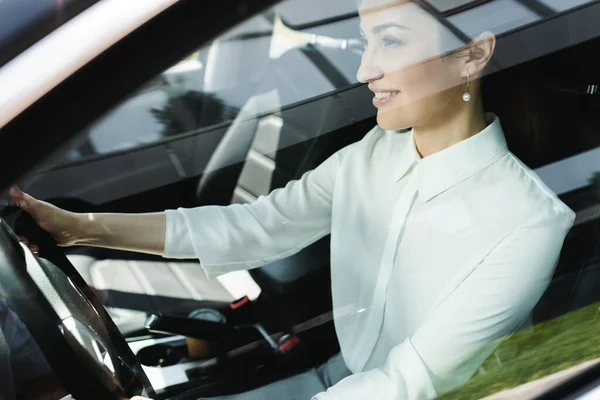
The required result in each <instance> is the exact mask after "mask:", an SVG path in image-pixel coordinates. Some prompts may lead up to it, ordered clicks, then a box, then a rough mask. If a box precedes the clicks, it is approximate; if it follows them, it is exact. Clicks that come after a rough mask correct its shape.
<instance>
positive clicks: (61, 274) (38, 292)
mask: <svg viewBox="0 0 600 400" xmlns="http://www.w3.org/2000/svg"><path fill="white" fill-rule="evenodd" d="M11 225H12V228H11ZM13 228H14V230H15V231H17V232H19V233H23V234H24V235H26V236H27V237H28V238H29V240H31V242H32V243H36V244H37V245H38V246H39V248H40V253H41V254H42V255H43V256H44V258H39V257H36V256H35V255H34V254H33V253H31V251H30V250H29V249H28V248H27V247H26V246H25V245H23V244H22V243H20V241H19V239H18V237H17V236H16V235H15V233H14V231H13ZM0 297H3V298H5V299H6V302H7V304H8V306H9V307H10V308H11V309H12V310H13V311H14V312H15V313H16V314H17V316H18V317H19V318H20V319H21V321H23V323H24V324H25V326H26V327H27V329H28V330H29V331H30V333H31V335H32V337H33V338H34V339H35V341H36V342H37V343H38V345H39V347H40V349H41V350H42V352H43V353H44V356H45V357H46V360H47V361H48V364H49V365H50V367H51V368H52V370H53V372H54V374H55V375H56V377H57V378H58V380H59V381H60V382H61V384H62V385H63V386H64V388H65V389H66V390H67V391H68V392H69V393H71V395H72V396H73V397H75V398H77V399H90V400H96V399H98V400H107V399H108V400H113V399H114V400H117V399H118V400H122V399H128V398H130V397H131V396H134V395H142V396H146V397H152V398H155V396H156V393H155V392H154V389H153V388H152V386H151V385H150V381H149V380H148V378H147V376H146V374H145V373H144V371H143V370H142V367H141V364H140V363H139V361H138V360H137V358H136V356H135V355H134V354H133V352H132V351H131V349H130V348H129V345H128V344H127V342H126V340H125V338H124V337H123V335H122V334H121V333H120V332H119V330H118V328H117V326H116V325H115V324H114V322H113V320H112V319H111V317H110V316H109V315H108V313H107V312H106V310H105V309H104V307H103V306H102V304H101V303H100V301H99V300H98V298H97V297H96V296H95V295H94V293H93V292H92V290H91V289H90V287H89V286H88V285H87V284H86V282H85V281H84V279H83V278H82V277H81V275H79V273H78V272H77V270H76V269H75V267H73V265H72V264H71V263H70V261H69V260H68V258H67V257H66V255H65V253H64V251H62V249H61V248H60V247H59V246H57V245H56V243H55V242H54V240H52V238H51V237H50V235H48V234H47V233H46V232H45V231H44V230H43V229H41V228H40V227H39V226H38V225H37V224H36V223H35V222H34V221H33V219H32V218H31V217H30V216H29V215H28V214H26V213H24V212H22V211H21V210H20V209H18V208H16V207H7V208H5V209H4V210H3V212H2V215H1V218H0Z"/></svg>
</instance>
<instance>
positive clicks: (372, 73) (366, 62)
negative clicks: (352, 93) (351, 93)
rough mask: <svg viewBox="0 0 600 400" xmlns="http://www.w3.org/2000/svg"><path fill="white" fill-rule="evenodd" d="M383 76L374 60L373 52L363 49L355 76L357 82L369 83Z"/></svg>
mask: <svg viewBox="0 0 600 400" xmlns="http://www.w3.org/2000/svg"><path fill="white" fill-rule="evenodd" d="M382 76H383V71H382V69H381V67H380V66H378V65H377V62H376V61H375V57H374V54H372V52H371V51H369V49H367V50H365V53H364V54H363V57H362V60H361V61H360V67H359V68H358V72H357V73H356V78H357V79H358V81H359V82H362V83H369V82H372V81H374V80H377V79H379V78H381V77H382Z"/></svg>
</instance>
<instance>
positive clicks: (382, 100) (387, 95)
mask: <svg viewBox="0 0 600 400" xmlns="http://www.w3.org/2000/svg"><path fill="white" fill-rule="evenodd" d="M374 93H375V97H373V105H374V106H375V107H377V108H380V107H383V106H385V105H386V104H388V103H389V102H391V101H392V100H394V99H395V98H396V97H397V96H398V95H399V94H400V91H399V90H390V91H374Z"/></svg>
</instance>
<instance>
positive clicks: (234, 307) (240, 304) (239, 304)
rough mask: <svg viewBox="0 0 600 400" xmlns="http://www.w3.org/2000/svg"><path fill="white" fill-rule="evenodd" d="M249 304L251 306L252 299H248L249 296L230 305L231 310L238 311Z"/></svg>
mask: <svg viewBox="0 0 600 400" xmlns="http://www.w3.org/2000/svg"><path fill="white" fill-rule="evenodd" d="M247 304H250V299H249V298H248V296H244V297H242V298H241V299H238V300H235V301H232V302H231V303H229V308H231V309H232V310H237V309H238V308H241V307H243V306H245V305H247Z"/></svg>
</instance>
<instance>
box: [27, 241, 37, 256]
mask: <svg viewBox="0 0 600 400" xmlns="http://www.w3.org/2000/svg"><path fill="white" fill-rule="evenodd" d="M27 247H29V250H31V252H32V253H33V254H35V255H36V256H38V255H40V246H38V245H37V244H30V245H29V246H27Z"/></svg>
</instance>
